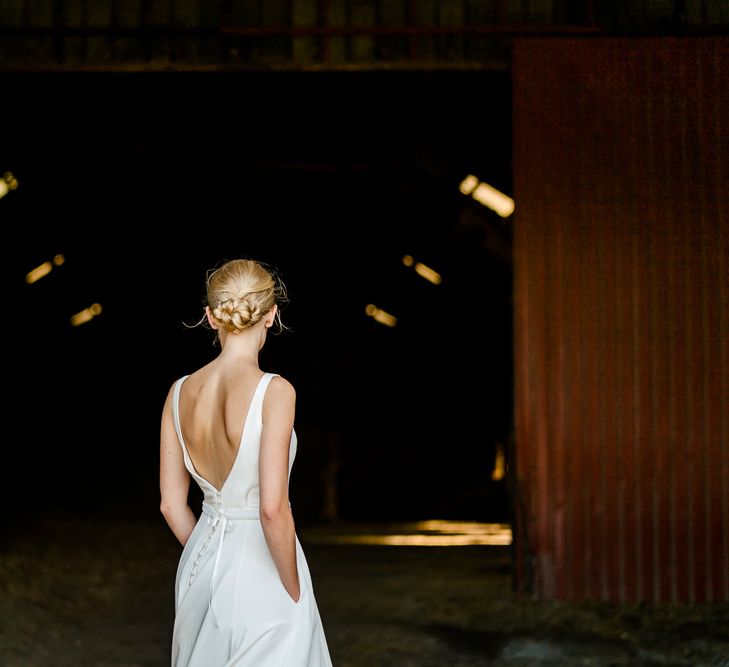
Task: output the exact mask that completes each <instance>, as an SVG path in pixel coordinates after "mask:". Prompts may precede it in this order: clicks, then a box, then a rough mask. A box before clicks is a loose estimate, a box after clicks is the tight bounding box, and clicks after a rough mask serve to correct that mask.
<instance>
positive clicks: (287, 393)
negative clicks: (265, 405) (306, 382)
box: [266, 373, 296, 401]
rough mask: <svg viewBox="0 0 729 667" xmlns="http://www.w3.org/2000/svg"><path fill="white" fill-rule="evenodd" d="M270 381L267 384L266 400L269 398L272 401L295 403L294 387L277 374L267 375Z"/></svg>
mask: <svg viewBox="0 0 729 667" xmlns="http://www.w3.org/2000/svg"><path fill="white" fill-rule="evenodd" d="M269 375H271V376H272V377H271V379H270V381H269V383H268V391H267V392H266V398H268V397H269V396H270V397H271V398H272V399H273V400H274V401H295V400H296V389H294V385H293V384H292V383H291V382H290V381H289V380H287V379H286V378H285V377H283V375H280V374H279V373H269Z"/></svg>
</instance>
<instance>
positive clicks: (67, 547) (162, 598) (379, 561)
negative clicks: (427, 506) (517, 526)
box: [0, 514, 729, 667]
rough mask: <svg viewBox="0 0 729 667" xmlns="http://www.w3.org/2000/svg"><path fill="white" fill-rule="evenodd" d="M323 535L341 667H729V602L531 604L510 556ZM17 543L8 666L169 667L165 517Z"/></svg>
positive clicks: (39, 532)
mask: <svg viewBox="0 0 729 667" xmlns="http://www.w3.org/2000/svg"><path fill="white" fill-rule="evenodd" d="M307 534H309V535H310V536H311V537H310V539H309V540H308V541H307ZM319 534H321V533H317V532H316V531H311V532H310V533H307V530H306V529H305V528H300V529H299V535H300V539H301V542H302V545H303V546H304V549H305V552H306V554H307V558H308V561H309V566H310V568H311V572H312V578H313V581H314V588H315V594H316V597H317V600H318V603H319V609H320V612H321V616H322V620H323V623H324V626H325V631H326V634H327V638H328V641H329V646H330V651H331V655H332V659H333V662H334V665H335V667H379V666H390V665H393V666H398V667H410V666H413V667H416V666H417V667H443V666H453V667H471V666H475V665H496V666H499V667H500V666H506V665H509V666H517V665H519V666H525V665H545V666H546V665H549V666H555V667H557V666H559V667H571V666H573V665H605V666H610V665H614V666H618V665H631V666H637V665H641V666H653V665H655V666H658V665H661V666H664V667H665V666H671V667H679V666H681V667H704V666H706V667H729V605H726V604H723V605H715V606H710V605H707V606H701V607H698V606H697V607H681V606H673V605H661V606H649V605H613V604H605V603H602V604H601V603H589V604H581V605H570V604H565V603H551V604H546V603H538V602H534V601H517V600H516V599H515V598H514V596H513V594H512V592H511V588H510V574H509V568H510V555H509V547H498V546H469V547H392V546H360V545H356V546H355V545H340V546H332V545H325V544H320V543H319V541H317V538H316V535H319ZM11 535H12V537H11V539H9V540H7V541H6V542H5V543H4V544H3V545H2V547H1V548H0V619H2V620H0V665H2V667H16V666H17V667H21V666H22V667H48V666H51V665H52V666H54V667H66V666H69V667H70V666H71V665H73V666H74V667H78V666H86V665H89V666H95V667H107V666H108V667H111V666H114V667H141V666H150V667H151V666H155V667H156V666H163V665H168V664H169V642H170V636H171V629H172V621H173V609H172V605H173V582H174V574H175V567H176V564H177V558H178V556H179V547H178V545H177V544H176V542H175V541H174V538H172V537H171V535H170V533H169V532H168V530H167V528H166V526H165V525H164V524H163V522H162V521H161V518H160V519H157V517H147V518H144V519H142V518H140V519H134V520H131V519H125V520H121V519H117V518H110V517H105V516H103V515H101V514H100V515H99V516H98V517H96V518H95V519H92V518H78V517H75V516H73V515H54V516H53V517H50V516H45V517H41V518H36V519H28V520H24V521H21V522H19V524H18V525H17V526H16V527H15V528H14V530H13V531H12V533H11ZM211 667H214V666H211Z"/></svg>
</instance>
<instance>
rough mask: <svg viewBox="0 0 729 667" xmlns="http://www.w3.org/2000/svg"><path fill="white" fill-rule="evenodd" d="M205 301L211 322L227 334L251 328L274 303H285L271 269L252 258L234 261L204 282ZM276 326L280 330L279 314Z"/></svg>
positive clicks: (282, 285)
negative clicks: (205, 287) (208, 308)
mask: <svg viewBox="0 0 729 667" xmlns="http://www.w3.org/2000/svg"><path fill="white" fill-rule="evenodd" d="M207 286H208V289H207V301H208V306H209V307H210V314H211V315H212V317H213V319H214V320H215V322H216V323H217V324H218V325H219V326H220V327H221V329H224V330H225V331H227V332H228V333H237V332H239V331H243V330H244V329H247V328H248V327H252V326H253V325H254V324H256V322H258V321H259V320H260V319H261V318H262V317H264V316H265V315H266V313H268V312H269V311H270V310H271V308H273V306H274V304H279V305H281V304H283V303H285V301H286V287H285V286H284V284H283V282H282V281H281V279H280V278H279V277H278V276H277V275H276V272H275V271H274V270H273V269H270V268H269V267H267V266H266V265H265V264H263V263H261V262H257V261H255V260H252V259H234V260H231V261H229V262H226V263H225V264H223V265H222V266H221V267H220V268H218V269H216V270H215V271H213V272H212V273H211V274H210V275H209V276H208V280H207ZM276 323H277V325H278V327H279V328H280V329H282V328H283V324H282V322H281V313H280V311H279V312H277V313H276Z"/></svg>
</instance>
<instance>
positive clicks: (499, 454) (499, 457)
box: [491, 442, 506, 482]
mask: <svg viewBox="0 0 729 667" xmlns="http://www.w3.org/2000/svg"><path fill="white" fill-rule="evenodd" d="M505 475H506V457H505V456H504V444H503V443H502V442H497V443H496V461H495V462H494V469H493V470H492V471H491V479H492V480H494V481H495V482H498V481H499V480H501V479H504V476H505Z"/></svg>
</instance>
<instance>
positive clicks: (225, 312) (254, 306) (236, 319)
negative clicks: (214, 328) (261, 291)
mask: <svg viewBox="0 0 729 667" xmlns="http://www.w3.org/2000/svg"><path fill="white" fill-rule="evenodd" d="M211 312H212V314H213V317H214V318H215V319H216V320H217V321H218V322H219V324H220V326H221V327H223V329H225V330H226V331H227V332H228V333H235V332H237V331H243V329H247V328H248V327H251V326H253V325H254V324H255V323H256V322H258V320H260V319H261V315H262V313H261V307H260V305H259V304H258V303H257V302H256V301H254V300H253V299H249V298H248V294H242V295H240V296H236V297H233V298H231V299H225V300H224V301H221V302H220V303H219V304H218V305H217V307H215V308H213V310H212V311H211Z"/></svg>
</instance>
